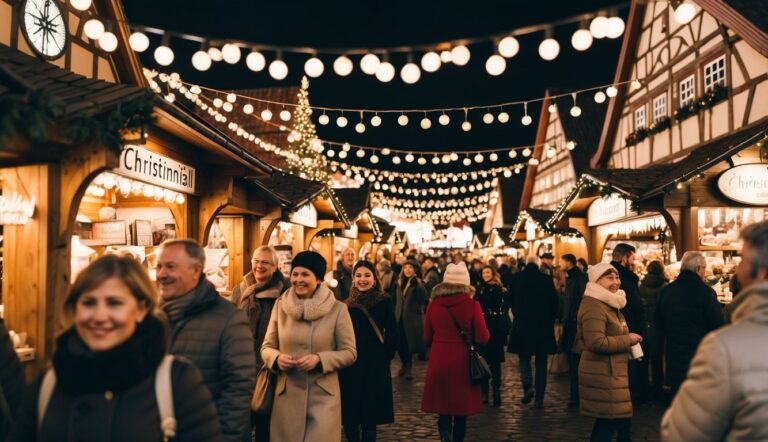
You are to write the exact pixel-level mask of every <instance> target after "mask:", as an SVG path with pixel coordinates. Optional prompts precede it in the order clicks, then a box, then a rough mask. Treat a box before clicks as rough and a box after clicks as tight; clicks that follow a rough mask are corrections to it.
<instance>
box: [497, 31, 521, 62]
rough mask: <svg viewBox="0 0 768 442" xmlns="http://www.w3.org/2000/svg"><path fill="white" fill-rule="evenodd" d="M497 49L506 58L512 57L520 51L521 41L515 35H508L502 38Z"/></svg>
mask: <svg viewBox="0 0 768 442" xmlns="http://www.w3.org/2000/svg"><path fill="white" fill-rule="evenodd" d="M497 50H498V51H499V54H501V56H502V57H504V58H512V57H514V56H515V55H517V53H518V52H519V51H520V43H519V42H518V41H517V39H516V38H515V37H513V36H511V35H510V36H507V37H504V38H502V39H501V41H500V42H499V44H498V47H497Z"/></svg>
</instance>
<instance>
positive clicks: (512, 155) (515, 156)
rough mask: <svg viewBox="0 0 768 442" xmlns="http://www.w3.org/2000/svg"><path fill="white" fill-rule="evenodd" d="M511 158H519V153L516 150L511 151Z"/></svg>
mask: <svg viewBox="0 0 768 442" xmlns="http://www.w3.org/2000/svg"><path fill="white" fill-rule="evenodd" d="M509 157H510V158H517V151H516V150H510V151H509Z"/></svg>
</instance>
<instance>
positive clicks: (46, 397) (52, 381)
mask: <svg viewBox="0 0 768 442" xmlns="http://www.w3.org/2000/svg"><path fill="white" fill-rule="evenodd" d="M55 387H56V372H55V371H54V370H53V368H49V369H48V371H46V372H45V376H44V377H43V382H42V383H41V384H40V391H39V392H38V394H37V429H38V430H40V427H42V426H43V418H44V417H45V412H46V410H47V409H48V402H50V401H51V396H52V395H53V389H54V388H55Z"/></svg>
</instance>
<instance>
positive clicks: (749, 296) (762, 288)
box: [731, 281, 768, 325]
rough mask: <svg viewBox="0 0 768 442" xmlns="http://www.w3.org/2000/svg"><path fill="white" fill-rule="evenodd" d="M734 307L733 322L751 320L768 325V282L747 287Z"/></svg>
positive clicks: (734, 303) (736, 300)
mask: <svg viewBox="0 0 768 442" xmlns="http://www.w3.org/2000/svg"><path fill="white" fill-rule="evenodd" d="M732 305H733V313H732V314H731V319H732V322H734V323H736V322H739V321H746V320H749V321H753V322H757V323H760V324H766V325H768V281H762V282H758V283H756V284H752V285H750V286H749V287H746V288H745V289H744V290H743V291H742V293H740V294H739V295H737V296H736V299H735V300H734V301H733V304H732Z"/></svg>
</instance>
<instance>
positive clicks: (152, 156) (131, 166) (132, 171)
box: [115, 144, 196, 193]
mask: <svg viewBox="0 0 768 442" xmlns="http://www.w3.org/2000/svg"><path fill="white" fill-rule="evenodd" d="M115 171H116V172H118V173H119V174H120V175H123V176H127V177H130V178H136V179H137V180H141V181H144V182H145V183H149V184H152V185H155V186H160V187H165V188H167V189H171V190H177V191H179V192H185V193H195V172H196V171H195V169H194V168H193V167H191V166H188V165H186V164H184V163H180V162H178V161H176V160H173V159H171V158H168V157H166V156H165V155H160V154H159V153H157V152H152V151H151V150H149V149H147V148H145V147H142V146H136V145H130V144H129V145H125V146H123V152H122V153H121V154H120V165H119V166H118V168H117V169H115Z"/></svg>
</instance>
